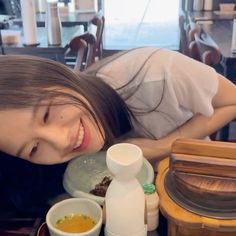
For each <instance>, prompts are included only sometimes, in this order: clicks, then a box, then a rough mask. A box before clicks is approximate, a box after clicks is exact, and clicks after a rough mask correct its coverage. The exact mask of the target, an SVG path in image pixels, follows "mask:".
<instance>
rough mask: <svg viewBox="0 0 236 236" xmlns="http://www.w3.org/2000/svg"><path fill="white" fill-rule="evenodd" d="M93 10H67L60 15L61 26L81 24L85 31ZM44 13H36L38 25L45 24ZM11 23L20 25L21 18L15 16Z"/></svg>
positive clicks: (92, 15) (93, 13)
mask: <svg viewBox="0 0 236 236" xmlns="http://www.w3.org/2000/svg"><path fill="white" fill-rule="evenodd" d="M94 15H95V12H76V11H75V12H68V13H63V14H61V15H60V19H61V24H62V26H63V27H71V26H75V25H83V26H84V30H85V31H86V30H87V29H88V24H89V22H90V21H91V20H92V18H93V17H94ZM45 18H46V14H45V13H37V14H36V22H37V26H38V27H44V26H45ZM12 23H13V24H14V25H18V26H20V27H22V19H21V18H17V19H13V20H12Z"/></svg>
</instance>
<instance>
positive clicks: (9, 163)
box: [0, 0, 236, 236]
mask: <svg viewBox="0 0 236 236" xmlns="http://www.w3.org/2000/svg"><path fill="white" fill-rule="evenodd" d="M29 3H31V4H29ZM49 3H54V4H55V3H56V10H55V5H54V8H53V7H52V5H51V8H50V6H49ZM224 7H225V8H224ZM227 7H229V8H227ZM230 7H231V8H230ZM50 14H51V15H50ZM52 21H53V22H52ZM52 23H53V24H52ZM50 25H53V27H54V28H53V27H51V28H50ZM145 46H153V47H159V48H167V49H170V50H174V51H179V52H180V53H182V54H184V55H186V56H188V57H191V58H193V59H195V60H198V61H200V62H202V63H204V64H207V65H209V66H211V67H213V68H214V69H215V70H216V71H217V72H218V73H220V74H222V75H223V76H225V77H226V78H227V79H228V80H230V81H231V82H233V83H236V0H126V1H124V0H58V1H53V0H0V54H1V55H3V56H4V55H21V54H26V55H33V56H40V57H45V58H49V59H52V60H55V61H58V62H60V63H62V64H64V65H66V66H68V67H69V68H71V69H72V70H75V71H76V72H79V73H80V72H84V71H85V70H86V69H87V68H88V67H89V66H91V65H92V64H94V63H96V62H98V61H99V60H101V59H104V58H106V57H108V56H111V55H113V54H114V53H117V52H121V51H123V50H128V49H131V48H135V47H145ZM0 76H1V75H0ZM210 138H211V140H213V141H214V142H213V144H209V146H207V147H206V146H205V143H202V142H201V141H200V142H198V141H192V142H191V141H188V140H186V141H183V142H181V141H180V142H177V143H176V144H175V146H174V147H173V153H172V154H173V159H171V162H170V164H169V163H168V160H165V161H164V162H162V163H161V165H159V166H158V167H157V168H156V167H154V178H155V179H154V184H156V186H159V188H160V190H159V191H163V192H164V193H159V192H158V194H159V195H160V196H159V197H160V202H159V208H160V209H159V223H158V224H159V225H158V227H157V229H155V230H153V231H149V232H148V233H147V235H148V236H189V235H191V236H197V235H199V236H200V235H204V236H213V235H214V236H221V235H224V236H233V235H234V236H235V235H236V205H235V202H236V197H235V193H236V179H235V178H236V176H235V174H234V171H235V170H236V159H235V158H236V147H235V142H236V119H235V120H233V121H231V122H230V123H228V124H227V125H226V126H224V127H223V128H221V129H220V130H218V131H217V132H215V133H214V134H212V135H211V136H210ZM207 145H208V144H207ZM186 147H189V148H186ZM200 150H201V151H200ZM183 153H184V154H183ZM181 154H183V155H181ZM184 155H188V156H189V159H188V161H186V160H184V159H183V158H182V157H183V156H184ZM196 156H202V157H203V158H202V159H203V160H202V163H198V162H197V161H196V158H194V157H196ZM210 157H213V159H211V160H210ZM229 160H231V162H230V164H227V163H228V161H229ZM192 165H195V166H196V168H194V172H193V173H190V169H191V168H192ZM169 166H170V170H171V173H170V172H169V174H168V176H169V177H168V179H166V180H163V179H162V177H163V176H164V173H165V171H167V169H168V168H169ZM67 167H68V166H67V163H63V164H56V165H49V166H47V165H35V164H32V163H29V162H27V161H24V160H22V159H20V158H14V157H12V156H10V155H7V154H5V153H3V152H1V151H0V236H36V235H37V236H49V233H48V232H47V228H46V226H45V224H44V222H45V217H46V213H47V211H48V209H49V208H50V207H51V206H52V205H53V204H54V203H55V202H57V201H60V200H63V199H64V198H68V193H67V192H66V191H65V188H64V186H63V181H62V179H63V175H64V173H65V171H66V169H67ZM184 167H185V168H184ZM155 168H156V169H155ZM181 168H182V169H181ZM203 170H206V172H208V176H207V177H204V178H206V179H205V181H206V182H207V183H208V185H207V186H209V185H210V184H211V183H212V182H214V181H215V179H218V180H217V181H218V182H217V183H216V182H214V190H215V189H218V188H221V187H222V186H230V187H229V188H226V189H224V187H222V189H223V190H222V189H220V190H219V192H220V193H219V192H217V193H215V194H216V195H217V194H219V195H220V196H221V198H220V197H219V198H220V199H222V198H224V203H225V201H226V200H225V199H226V198H227V199H229V200H228V202H227V203H225V204H226V205H227V204H228V205H227V206H226V205H223V206H222V208H221V202H220V200H219V201H218V202H217V201H216V200H215V201H212V202H211V201H210V200H209V201H208V198H210V196H215V195H214V193H213V192H211V191H210V190H209V191H207V190H208V189H207V190H206V192H201V193H199V192H198V191H197V190H196V189H198V188H200V187H199V186H197V185H194V184H193V183H195V182H196V181H195V180H194V179H192V178H193V175H195V174H196V173H197V174H198V178H203V177H202V176H203V174H202V173H203ZM219 173H223V174H219ZM212 176H213V177H212ZM219 179H220V180H221V179H223V180H222V181H223V182H221V181H220V180H219ZM195 184H196V183H195ZM162 185H166V186H165V188H164V187H163V186H162ZM173 185H178V186H181V187H179V188H178V189H177V188H173ZM190 185H191V187H189V188H188V191H187V187H186V186H190ZM32 186H33V187H32ZM219 186H220V187H219ZM201 187H202V186H201ZM179 189H181V191H183V192H184V193H185V194H186V195H187V196H189V199H192V198H194V199H198V201H197V203H196V204H195V205H193V204H191V203H189V202H188V201H186V199H183V197H182V195H180V194H179V192H178V191H180V190H179ZM168 191H169V192H171V193H170V194H169V195H168V194H166V192H168ZM176 196H177V197H176ZM217 197H218V195H217ZM213 198H214V197H213ZM170 199H172V200H173V199H174V200H173V202H174V203H173V202H172V200H170ZM201 204H202V205H203V206H202V207H200V208H198V206H199V205H201ZM211 204H212V207H210V205H211ZM214 204H215V205H214ZM230 204H231V205H230ZM214 206H219V208H218V209H216V208H215V210H212V209H214ZM225 207H226V208H227V209H226V210H225ZM186 208H187V209H188V210H187V209H186ZM232 208H234V209H233V210H232ZM196 209H197V210H196ZM199 209H200V210H199ZM42 225H43V226H44V228H42ZM40 230H41V231H40ZM103 231H104V230H103V227H102V231H101V233H100V235H105V234H104V232H103ZM119 236H126V235H119ZM127 236H128V235H127Z"/></svg>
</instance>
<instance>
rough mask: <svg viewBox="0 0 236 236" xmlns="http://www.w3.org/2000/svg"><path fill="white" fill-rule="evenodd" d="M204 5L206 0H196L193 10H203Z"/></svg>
mask: <svg viewBox="0 0 236 236" xmlns="http://www.w3.org/2000/svg"><path fill="white" fill-rule="evenodd" d="M203 6H204V0H194V2H193V10H194V11H202V10H203Z"/></svg>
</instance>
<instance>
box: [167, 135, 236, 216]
mask: <svg viewBox="0 0 236 236" xmlns="http://www.w3.org/2000/svg"><path fill="white" fill-rule="evenodd" d="M169 168H170V171H169V176H170V178H171V182H172V183H173V184H174V185H175V186H176V189H177V191H178V192H179V193H180V194H182V195H183V197H185V198H187V199H188V201H191V202H192V203H193V204H195V205H199V206H200V207H202V208H204V209H205V210H209V211H210V210H211V209H212V211H214V210H215V211H216V210H217V212H235V213H236V144H235V143H227V142H212V141H202V140H190V139H187V140H186V139H185V140H177V141H176V142H175V143H174V144H173V147H172V154H171V156H170V166H169ZM235 218H236V214H235Z"/></svg>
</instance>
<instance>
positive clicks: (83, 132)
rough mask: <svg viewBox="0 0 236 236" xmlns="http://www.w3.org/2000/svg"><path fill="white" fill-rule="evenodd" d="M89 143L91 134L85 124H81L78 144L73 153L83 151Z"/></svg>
mask: <svg viewBox="0 0 236 236" xmlns="http://www.w3.org/2000/svg"><path fill="white" fill-rule="evenodd" d="M88 143H89V133H88V129H87V128H85V126H84V124H83V123H82V122H81V123H80V127H79V134H78V138H77V142H76V144H75V146H74V148H73V150H72V152H78V151H82V150H83V149H84V148H86V147H87V145H88Z"/></svg>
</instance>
